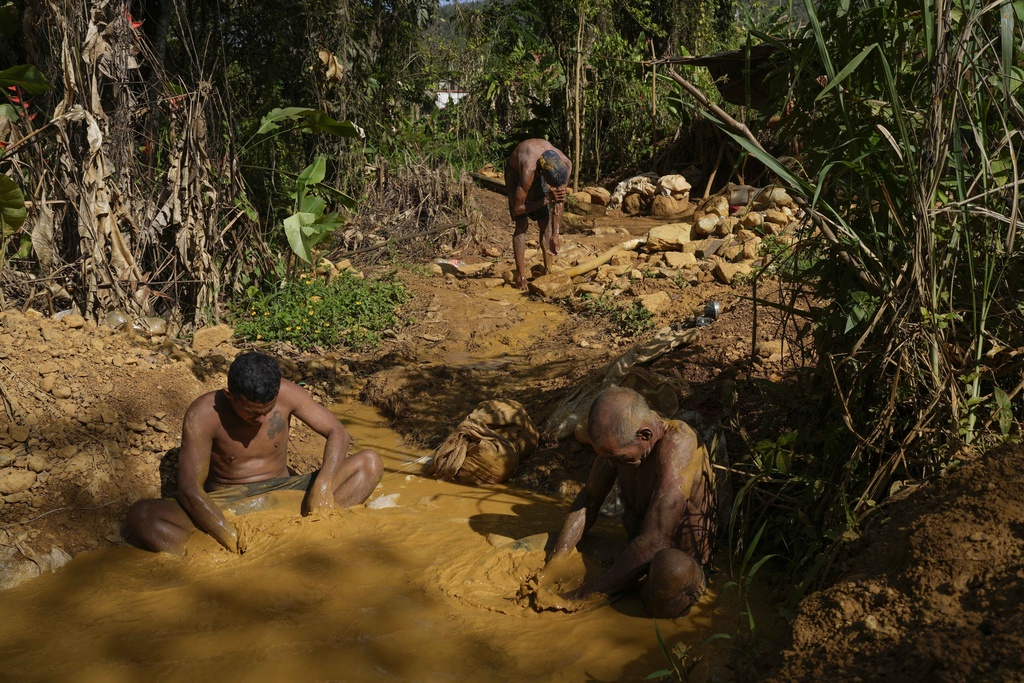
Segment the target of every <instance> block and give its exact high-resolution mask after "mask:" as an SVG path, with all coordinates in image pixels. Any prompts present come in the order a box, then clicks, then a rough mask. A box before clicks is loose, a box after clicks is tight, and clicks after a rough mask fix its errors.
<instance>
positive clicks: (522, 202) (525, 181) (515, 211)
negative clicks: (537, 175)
mask: <svg viewBox="0 0 1024 683" xmlns="http://www.w3.org/2000/svg"><path fill="white" fill-rule="evenodd" d="M533 176H534V171H527V172H526V173H524V174H523V175H522V177H521V178H520V179H519V185H517V186H516V189H515V193H514V194H513V195H512V217H513V218H519V217H520V216H526V215H529V214H531V213H533V212H534V211H536V210H537V209H539V208H541V207H542V206H544V205H545V204H547V203H548V202H550V201H551V199H550V198H549V197H547V196H545V197H541V198H540V199H538V200H537V201H534V202H530V203H529V204H527V203H526V197H527V195H528V194H529V192H530V186H531V185H533Z"/></svg>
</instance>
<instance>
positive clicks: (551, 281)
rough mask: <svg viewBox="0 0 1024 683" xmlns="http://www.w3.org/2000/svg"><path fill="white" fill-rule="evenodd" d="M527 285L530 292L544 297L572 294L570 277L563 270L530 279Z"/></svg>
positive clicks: (560, 297) (559, 297)
mask: <svg viewBox="0 0 1024 683" xmlns="http://www.w3.org/2000/svg"><path fill="white" fill-rule="evenodd" d="M528 287H529V288H530V292H531V293H532V294H536V295H537V296H541V297H544V298H545V299H563V298H565V297H567V296H569V295H570V294H572V278H570V277H569V276H568V275H567V274H566V273H565V272H564V271H558V272H556V273H548V274H547V275H541V276H540V277H538V278H534V279H533V280H531V281H530V282H529V284H528Z"/></svg>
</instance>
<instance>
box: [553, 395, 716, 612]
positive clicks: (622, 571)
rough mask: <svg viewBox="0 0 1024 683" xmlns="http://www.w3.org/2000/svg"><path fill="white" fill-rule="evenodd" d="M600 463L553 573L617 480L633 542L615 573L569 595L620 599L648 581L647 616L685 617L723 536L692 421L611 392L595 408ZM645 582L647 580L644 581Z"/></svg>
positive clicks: (562, 539)
mask: <svg viewBox="0 0 1024 683" xmlns="http://www.w3.org/2000/svg"><path fill="white" fill-rule="evenodd" d="M588 428H589V434H590V440H591V443H592V444H593V447H594V450H595V451H596V452H597V455H598V457H597V459H596V460H595V462H594V465H593V467H592V468H591V470H590V476H589V478H588V480H587V484H586V486H585V487H584V488H583V490H582V491H580V494H579V495H578V496H577V497H576V500H575V501H574V502H573V504H572V507H571V508H570V509H569V516H568V518H567V519H566V521H565V526H564V527H563V528H562V532H561V534H559V536H558V540H557V541H556V542H555V546H554V548H553V549H552V550H551V552H550V553H549V558H548V562H547V565H546V569H547V568H552V567H553V566H554V564H555V563H556V562H558V561H559V558H560V557H563V555H564V554H565V553H568V552H569V551H570V550H571V549H572V548H574V547H575V546H576V544H577V543H578V542H579V541H580V539H581V538H582V537H583V534H584V533H586V531H587V530H588V529H590V527H591V526H593V524H594V522H595V521H597V515H598V512H599V511H600V509H601V504H602V503H604V499H605V497H607V495H608V492H609V491H610V490H611V488H612V484H613V483H614V482H615V479H616V477H617V478H618V480H619V487H620V489H621V492H622V502H623V505H624V507H625V512H624V514H623V523H624V524H625V526H626V532H627V533H628V534H629V537H630V539H631V540H630V543H629V545H628V546H627V547H626V549H625V550H624V551H623V553H622V554H621V555H620V556H619V557H618V558H617V559H616V561H615V563H614V564H613V565H612V567H611V569H609V570H608V572H607V573H605V574H604V575H602V576H600V577H596V578H588V580H586V581H585V582H584V584H583V585H582V586H581V587H580V588H579V589H577V590H576V591H573V592H571V593H569V594H566V595H563V596H562V597H563V598H566V599H570V600H579V599H583V598H586V597H587V596H590V595H593V594H603V595H614V594H616V593H619V592H621V591H623V590H626V589H628V588H631V587H633V586H635V585H637V584H638V583H640V582H641V580H643V581H642V588H641V597H642V598H643V601H644V606H645V607H646V608H647V612H648V614H650V615H651V616H653V617H659V618H673V617H678V616H682V615H684V614H685V613H686V612H687V611H688V610H689V609H690V606H691V605H693V604H694V603H696V602H697V600H698V599H699V598H700V595H701V594H702V593H703V590H704V587H705V583H704V580H705V579H704V571H703V569H702V567H704V566H706V565H707V564H708V563H709V562H710V560H711V552H712V545H713V543H714V537H715V531H716V510H715V500H714V479H713V473H712V470H711V464H710V461H709V460H708V453H707V450H706V449H705V448H704V446H703V444H701V442H700V437H699V436H698V435H697V433H696V432H695V431H694V430H693V429H691V428H690V427H689V426H688V425H687V424H686V423H685V422H681V421H677V420H667V421H666V420H662V419H660V418H659V417H658V416H657V414H655V413H654V412H653V411H651V409H650V408H649V407H648V406H647V402H646V401H645V400H644V398H643V397H642V396H641V395H640V394H638V393H636V392H635V391H633V390H632V389H625V388H622V387H612V388H610V389H607V390H605V391H604V392H602V393H601V394H600V395H599V396H598V397H597V399H595V401H594V404H593V406H592V407H591V409H590V418H589V425H588ZM645 577H646V578H645Z"/></svg>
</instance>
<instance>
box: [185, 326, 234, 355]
mask: <svg viewBox="0 0 1024 683" xmlns="http://www.w3.org/2000/svg"><path fill="white" fill-rule="evenodd" d="M234 334H235V331H234V330H233V329H231V327H230V326H228V325H214V326H213V327H204V328H203V329H201V330H196V333H195V334H194V335H193V336H192V350H193V351H196V352H198V353H203V352H206V351H210V350H211V349H213V348H214V347H215V346H218V345H220V344H223V343H224V342H226V341H228V340H229V339H231V337H233V336H234Z"/></svg>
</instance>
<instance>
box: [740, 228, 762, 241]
mask: <svg viewBox="0 0 1024 683" xmlns="http://www.w3.org/2000/svg"><path fill="white" fill-rule="evenodd" d="M755 237H757V233H756V232H754V231H753V230H747V229H746V228H740V229H739V230H737V231H736V239H738V240H740V241H741V242H746V241H747V240H752V239H754V238H755Z"/></svg>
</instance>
